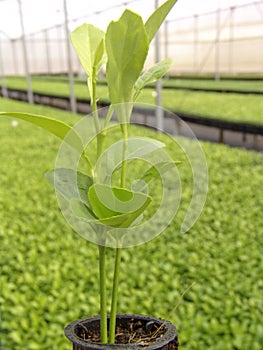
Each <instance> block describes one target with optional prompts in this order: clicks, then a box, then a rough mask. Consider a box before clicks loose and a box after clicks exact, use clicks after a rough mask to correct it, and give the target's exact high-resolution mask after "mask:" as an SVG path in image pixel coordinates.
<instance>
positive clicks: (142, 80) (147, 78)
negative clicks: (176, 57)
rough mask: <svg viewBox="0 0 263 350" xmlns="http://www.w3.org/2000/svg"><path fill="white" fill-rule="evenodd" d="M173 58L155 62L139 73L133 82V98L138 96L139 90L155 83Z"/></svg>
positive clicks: (164, 72) (167, 69) (167, 68)
mask: <svg viewBox="0 0 263 350" xmlns="http://www.w3.org/2000/svg"><path fill="white" fill-rule="evenodd" d="M172 64H173V60H172V59H171V58H168V59H166V60H163V61H161V62H158V63H156V64H155V65H154V66H153V67H151V68H150V69H149V70H148V71H146V72H145V73H144V74H143V75H141V76H140V77H139V78H138V79H137V81H136V83H135V86H134V88H135V94H134V100H136V98H137V97H138V95H139V93H140V92H141V90H142V89H143V88H144V87H145V86H147V85H149V84H153V83H155V82H156V81H157V80H158V79H160V78H162V77H163V76H164V75H165V74H166V73H167V72H168V71H169V70H170V69H171V67H172Z"/></svg>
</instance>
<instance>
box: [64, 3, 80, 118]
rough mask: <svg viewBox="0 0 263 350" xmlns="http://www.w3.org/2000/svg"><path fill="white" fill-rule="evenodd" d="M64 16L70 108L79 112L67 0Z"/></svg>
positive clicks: (74, 111)
mask: <svg viewBox="0 0 263 350" xmlns="http://www.w3.org/2000/svg"><path fill="white" fill-rule="evenodd" d="M64 17H65V34H66V47H67V66H68V67H67V68H68V79H69V92H70V109H71V111H72V112H73V113H76V112H77V107H76V98H75V91H74V75H73V69H72V59H71V51H70V37H69V29H68V9H67V0H64Z"/></svg>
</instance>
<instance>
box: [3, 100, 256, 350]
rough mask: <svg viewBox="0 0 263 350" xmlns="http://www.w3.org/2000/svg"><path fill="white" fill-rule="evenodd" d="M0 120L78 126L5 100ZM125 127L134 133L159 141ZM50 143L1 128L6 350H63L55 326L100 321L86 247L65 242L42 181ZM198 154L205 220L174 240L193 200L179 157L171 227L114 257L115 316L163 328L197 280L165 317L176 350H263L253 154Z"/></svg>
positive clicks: (218, 150)
mask: <svg viewBox="0 0 263 350" xmlns="http://www.w3.org/2000/svg"><path fill="white" fill-rule="evenodd" d="M0 110H10V111H27V112H32V113H40V114H45V115H48V116H50V117H52V116H53V117H56V118H59V119H61V120H66V121H67V122H68V123H74V122H76V121H77V120H78V119H79V116H76V115H72V114H71V113H68V112H64V111H61V110H60V111H59V110H56V109H52V108H47V107H42V106H31V105H27V104H25V103H21V102H14V101H6V100H3V99H0ZM135 128H136V133H137V134H138V135H143V136H150V137H155V138H160V139H162V137H164V136H163V135H160V134H156V133H154V132H153V131H150V130H148V129H145V128H139V127H135ZM25 135H26V136H25ZM185 142H193V141H189V140H185ZM59 145H60V141H59V140H58V139H56V138H55V137H53V136H51V135H49V134H47V133H45V132H43V131H42V130H40V129H38V128H37V127H36V128H32V126H31V125H28V124H27V123H26V122H18V125H17V124H16V123H14V120H13V119H10V118H5V119H4V118H2V120H1V121H0V164H1V172H0V208H1V209H0V241H1V251H0V254H1V259H0V261H1V281H0V283H1V293H0V303H1V330H0V338H1V342H2V343H1V345H2V348H3V349H5V350H21V349H23V350H50V349H56V350H65V349H68V347H69V344H68V341H67V340H66V339H65V337H64V335H63V328H64V326H65V325H66V324H67V323H69V322H70V321H71V320H72V319H78V318H83V317H86V316H90V315H94V314H98V312H99V310H98V309H97V305H98V298H99V297H98V294H99V290H98V283H97V278H98V271H97V259H98V258H97V256H96V254H94V251H96V249H95V246H94V245H93V244H91V243H89V242H86V241H84V240H83V239H82V238H81V237H79V236H78V235H77V234H76V233H74V232H72V230H71V228H70V227H69V226H68V225H67V223H66V222H65V221H64V219H63V217H62V215H61V213H60V212H59V209H58V206H57V202H56V198H55V195H54V192H53V189H52V187H51V186H50V185H49V184H48V183H47V181H46V180H45V179H44V175H43V174H44V173H45V172H46V171H47V170H49V169H51V168H52V167H53V166H54V162H55V158H56V152H57V150H58V148H59ZM201 145H202V147H203V150H204V152H205V154H206V157H207V163H208V169H209V178H210V180H209V193H208V197H207V202H206V205H205V209H204V212H203V214H202V215H201V217H200V218H199V221H198V222H197V223H196V224H195V225H194V227H193V228H192V229H191V230H190V232H188V233H186V234H184V235H182V234H180V233H179V227H178V226H179V225H178V221H180V218H182V217H183V215H184V212H185V209H186V206H185V204H184V203H187V202H189V200H190V199H191V195H192V190H191V183H189V181H190V180H189V165H188V164H187V161H185V159H184V157H183V156H182V155H181V154H180V152H179V153H178V155H175V156H176V158H179V159H181V160H183V163H182V164H181V165H180V175H181V181H182V191H183V198H182V199H183V200H182V206H181V207H180V210H179V213H178V217H177V219H176V220H175V221H174V222H173V223H172V224H171V225H170V226H169V228H168V230H167V231H166V233H164V234H162V235H160V236H159V237H158V238H156V239H155V240H154V241H152V242H148V243H147V244H145V245H142V246H139V247H136V248H130V249H126V250H124V254H123V260H124V264H125V265H126V266H125V268H124V271H125V272H126V273H127V274H128V275H129V278H126V276H125V275H123V274H122V275H121V281H123V284H122V283H121V285H120V298H121V304H120V312H121V313H126V312H134V313H142V314H152V315H153V316H156V317H162V318H166V317H167V316H168V314H169V312H170V311H171V310H172V309H173V308H174V306H175V305H176V303H177V302H178V300H179V298H180V295H181V294H182V293H183V292H184V291H185V289H186V288H187V287H189V286H190V285H191V284H192V283H193V282H195V283H196V284H195V285H194V287H193V288H192V289H191V290H190V291H189V292H188V293H187V294H186V296H185V298H184V300H183V301H182V303H181V305H180V306H179V308H178V309H177V310H176V312H175V313H173V314H172V316H170V319H171V321H172V322H173V323H174V324H176V325H177V328H178V331H179V334H180V343H181V347H182V349H184V350H200V349H206V350H222V349H224V350H233V349H236V350H244V349H253V350H262V344H263V325H262V310H263V299H262V290H263V280H262V270H263V260H262V255H263V216H262V208H263V195H262V184H263V155H262V153H256V152H251V151H246V150H242V149H232V148H229V147H227V146H224V145H216V144H210V143H202V144H201ZM169 147H170V144H169V143H168V149H169ZM171 150H172V147H171ZM171 150H170V151H171ZM134 249H136V254H135V250H134ZM153 261H155V263H154V264H153V263H152V262H153ZM112 264H113V260H112ZM111 268H112V266H109V271H111ZM130 290H133V293H132V295H131V294H130ZM149 295H151V297H150V298H149Z"/></svg>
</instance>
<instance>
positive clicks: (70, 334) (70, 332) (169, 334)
mask: <svg viewBox="0 0 263 350" xmlns="http://www.w3.org/2000/svg"><path fill="white" fill-rule="evenodd" d="M131 318H135V319H139V320H145V321H148V322H149V321H154V322H156V323H157V324H159V325H160V326H161V325H162V324H163V323H165V328H166V332H165V333H164V335H163V336H162V337H159V338H157V339H156V340H155V341H154V342H152V343H150V344H149V345H146V346H145V345H140V344H136V343H134V344H101V343H97V342H92V341H90V340H84V339H81V338H79V337H78V336H76V335H75V332H74V331H75V326H76V325H77V324H81V323H85V322H87V321H88V322H93V321H99V319H100V316H92V317H88V318H84V319H80V320H76V321H73V322H72V323H70V324H69V325H67V326H66V328H65V330H64V333H65V336H66V337H67V338H68V339H69V340H70V341H71V342H72V343H73V344H77V345H79V346H86V347H87V349H88V348H89V349H94V350H95V349H96V350H105V349H108V350H113V349H114V350H116V349H118V350H124V349H125V350H127V349H130V350H137V349H143V348H147V350H154V349H159V348H160V347H164V346H165V345H167V344H169V343H170V342H171V341H173V340H174V339H175V338H177V330H176V328H175V326H174V325H173V324H172V323H171V322H170V321H166V320H161V319H158V318H155V317H152V316H148V315H137V314H117V320H118V319H131ZM108 319H109V316H108Z"/></svg>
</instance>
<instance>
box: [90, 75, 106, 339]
mask: <svg viewBox="0 0 263 350" xmlns="http://www.w3.org/2000/svg"><path fill="white" fill-rule="evenodd" d="M91 108H92V112H93V119H94V124H95V129H96V134H97V135H96V139H97V159H99V157H100V155H101V152H102V146H103V141H104V135H103V134H102V132H101V128H100V123H99V116H98V111H97V101H96V81H94V80H92V96H91ZM93 175H94V174H93ZM98 234H102V233H101V232H98ZM100 239H102V237H100ZM100 243H102V244H101V245H100V244H99V280H100V342H101V343H102V344H106V343H107V342H108V325H107V292H106V263H105V262H106V254H105V252H106V247H105V245H104V244H103V243H105V242H104V240H103V239H102V242H100Z"/></svg>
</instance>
